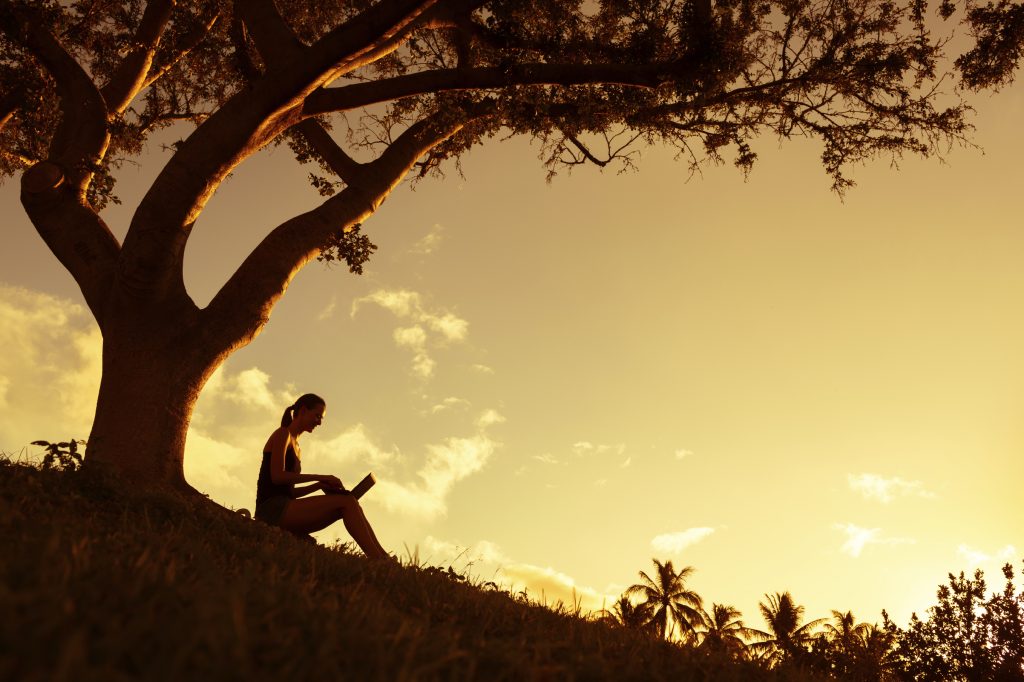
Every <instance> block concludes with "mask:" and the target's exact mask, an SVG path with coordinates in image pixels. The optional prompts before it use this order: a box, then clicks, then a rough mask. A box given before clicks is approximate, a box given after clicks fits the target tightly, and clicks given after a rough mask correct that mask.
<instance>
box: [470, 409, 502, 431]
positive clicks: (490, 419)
mask: <svg viewBox="0 0 1024 682" xmlns="http://www.w3.org/2000/svg"><path fill="white" fill-rule="evenodd" d="M504 421H505V417H503V416H502V415H500V414H499V413H498V412H497V410H484V412H483V413H482V414H481V415H480V416H479V417H478V418H477V420H476V425H477V426H478V427H480V428H481V429H486V428H487V427H488V426H493V425H495V424H502V423H504Z"/></svg>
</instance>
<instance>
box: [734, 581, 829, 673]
mask: <svg viewBox="0 0 1024 682" xmlns="http://www.w3.org/2000/svg"><path fill="white" fill-rule="evenodd" d="M764 596H765V597H766V598H767V599H768V603H767V604H765V603H764V602H761V603H760V604H758V606H760V608H761V615H762V616H764V620H765V623H767V624H768V632H760V631H757V633H756V634H757V635H758V637H759V639H760V640H761V641H760V642H757V643H755V644H752V645H751V648H753V649H754V650H755V651H764V650H765V649H768V650H771V651H772V652H773V654H774V655H773V658H775V660H776V662H782V661H784V660H786V659H790V658H794V657H796V656H799V655H800V653H801V652H804V651H807V647H808V646H809V645H810V644H811V643H812V642H813V641H814V637H815V633H814V632H813V630H814V628H816V627H817V626H818V625H820V624H821V623H822V621H823V620H824V619H823V618H818V619H815V620H812V621H810V622H809V623H805V624H803V625H801V624H800V623H801V621H802V620H803V618H804V607H803V606H800V605H798V604H797V603H796V602H795V601H793V595H791V594H790V593H789V592H782V593H779V592H776V593H775V594H771V595H769V594H766V595H764Z"/></svg>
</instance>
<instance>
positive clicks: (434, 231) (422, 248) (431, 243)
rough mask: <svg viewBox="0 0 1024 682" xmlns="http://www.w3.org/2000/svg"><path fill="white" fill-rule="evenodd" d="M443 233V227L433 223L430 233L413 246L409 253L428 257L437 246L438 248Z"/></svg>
mask: <svg viewBox="0 0 1024 682" xmlns="http://www.w3.org/2000/svg"><path fill="white" fill-rule="evenodd" d="M443 232H444V227H442V226H441V225H439V224H437V223H434V226H433V227H431V228H430V232H428V233H427V234H426V235H425V236H424V237H423V238H422V239H420V240H419V241H418V242H416V243H415V244H413V246H412V248H411V249H410V251H411V252H412V253H417V254H420V255H423V256H429V255H430V254H432V253H434V251H436V250H437V248H438V246H440V244H441V241H442V240H443V238H444V237H443V234H442V233H443Z"/></svg>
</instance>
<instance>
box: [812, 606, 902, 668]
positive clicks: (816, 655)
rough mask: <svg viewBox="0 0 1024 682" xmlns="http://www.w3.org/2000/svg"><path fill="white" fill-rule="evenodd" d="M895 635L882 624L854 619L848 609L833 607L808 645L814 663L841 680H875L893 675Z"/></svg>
mask: <svg viewBox="0 0 1024 682" xmlns="http://www.w3.org/2000/svg"><path fill="white" fill-rule="evenodd" d="M893 642H894V636H893V635H892V633H890V632H889V631H888V630H886V629H885V628H884V627H879V626H878V625H877V624H876V625H869V624H867V623H857V620H856V618H854V615H853V613H852V612H851V611H847V612H845V613H843V612H840V611H835V610H833V611H832V620H831V622H826V623H825V624H824V627H823V629H822V634H821V635H820V636H819V637H817V638H816V639H815V641H814V644H813V646H812V649H811V653H812V659H813V664H814V665H815V666H816V667H819V668H820V669H821V670H822V671H824V672H827V673H828V674H830V675H832V676H833V677H835V678H837V679H841V680H852V681H863V682H877V681H878V680H886V679H894V678H893V677H892V673H891V669H892V667H893V664H892V660H891V653H892V648H893Z"/></svg>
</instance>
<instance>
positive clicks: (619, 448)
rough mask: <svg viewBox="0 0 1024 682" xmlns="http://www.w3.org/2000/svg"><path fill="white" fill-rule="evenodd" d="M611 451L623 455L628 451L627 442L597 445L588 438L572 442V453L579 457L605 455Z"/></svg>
mask: <svg viewBox="0 0 1024 682" xmlns="http://www.w3.org/2000/svg"><path fill="white" fill-rule="evenodd" d="M609 452H611V453H615V454H616V455H622V454H624V453H625V452H626V445H625V443H618V444H617V445H604V444H601V445H595V444H594V443H591V442H590V441H586V440H581V441H578V442H576V443H573V444H572V453H573V454H574V455H576V456H577V457H587V456H590V455H604V454H607V453H609Z"/></svg>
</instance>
